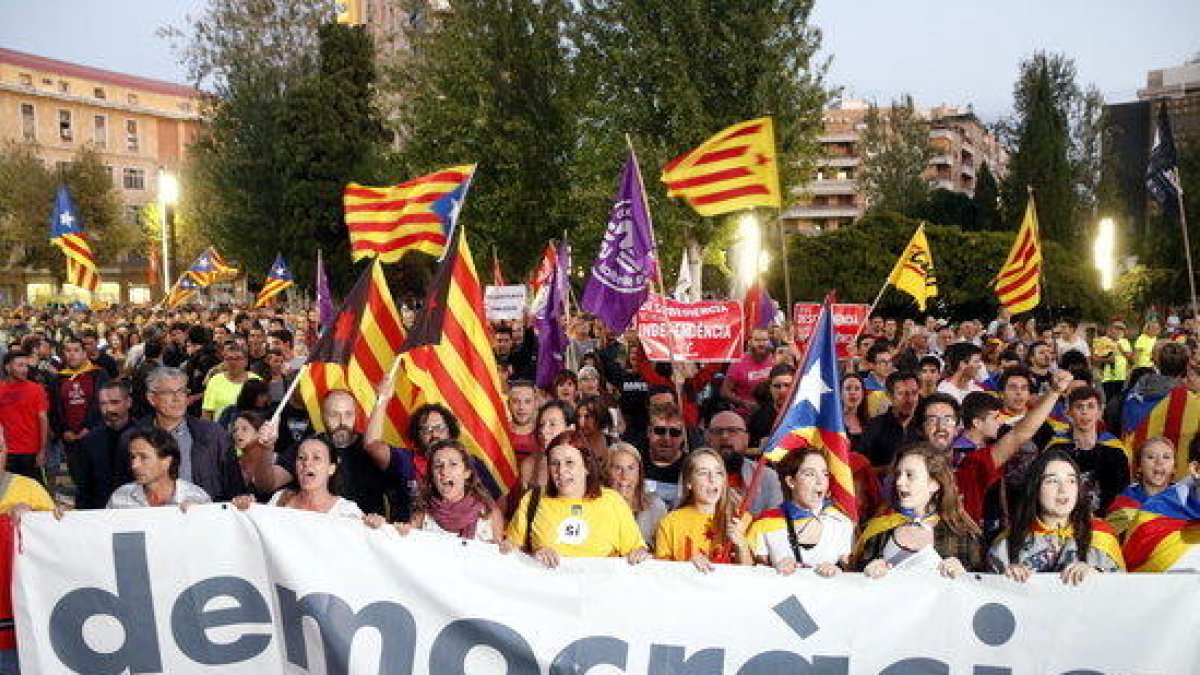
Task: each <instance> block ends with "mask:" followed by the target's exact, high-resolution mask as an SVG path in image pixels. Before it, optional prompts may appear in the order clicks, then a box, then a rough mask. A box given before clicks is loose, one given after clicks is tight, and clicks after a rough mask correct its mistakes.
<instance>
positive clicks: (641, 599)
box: [14, 506, 1200, 675]
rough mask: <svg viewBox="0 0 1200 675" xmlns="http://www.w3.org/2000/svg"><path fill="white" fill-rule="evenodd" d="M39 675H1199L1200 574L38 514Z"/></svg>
mask: <svg viewBox="0 0 1200 675" xmlns="http://www.w3.org/2000/svg"><path fill="white" fill-rule="evenodd" d="M20 542H21V544H20V545H21V551H20V553H19V554H18V555H17V568H16V574H17V576H16V580H15V583H14V590H15V598H14V602H15V606H16V618H17V629H18V641H19V643H20V650H21V662H22V663H21V666H22V670H23V671H24V672H27V673H41V674H43V675H45V674H51V673H70V672H78V673H88V674H89V675H99V674H102V673H120V672H133V673H172V674H178V673H230V674H234V673H255V674H259V673H387V674H388V675H397V674H403V675H407V674H408V673H434V674H435V675H454V674H458V673H462V674H464V675H465V674H484V673H486V674H488V675H495V674H500V673H552V674H556V675H557V674H559V673H562V674H564V675H565V674H566V673H591V674H592V675H610V674H612V673H648V674H652V675H667V674H683V673H704V674H705V675H722V674H728V675H735V674H736V675H766V674H779V675H795V674H798V673H799V674H804V673H814V674H815V673H822V674H825V673H828V674H830V675H843V674H845V675H856V674H859V673H862V674H871V675H876V674H879V675H884V674H886V675H899V674H901V673H964V674H968V673H987V674H988V675H1003V674H1019V673H1054V674H1060V673H1061V674H1065V673H1072V674H1073V675H1083V674H1090V673H1105V674H1107V673H1164V674H1165V673H1170V674H1173V675H1174V674H1182V673H1194V672H1197V669H1198V666H1200V640H1197V639H1196V636H1197V635H1200V611H1197V608H1200V576H1196V575H1182V574H1180V575H1115V574H1113V575H1095V576H1094V577H1092V578H1089V579H1088V580H1087V581H1086V582H1085V583H1084V584H1083V585H1082V586H1081V587H1067V586H1064V585H1063V584H1062V583H1060V582H1059V581H1058V579H1057V578H1056V577H1053V576H1045V577H1038V578H1036V579H1034V580H1033V581H1031V582H1030V583H1028V584H1025V585H1018V584H1016V583H1015V582H1012V581H1009V580H1007V579H1004V578H1002V577H984V578H982V579H980V578H975V577H972V578H965V579H960V580H957V581H950V580H947V579H942V578H939V577H936V576H929V575H925V574H919V573H894V574H892V575H890V576H889V577H887V578H884V579H881V580H869V579H866V578H864V577H862V576H860V575H857V574H843V575H840V576H838V577H836V578H833V579H821V578H818V577H816V576H814V575H813V574H811V573H810V572H807V571H801V572H798V573H797V574H796V575H794V576H792V577H781V576H779V575H777V574H776V573H775V572H774V571H773V570H770V569H766V568H735V567H720V568H719V569H718V570H717V571H716V572H714V573H712V574H709V575H702V574H700V573H699V572H697V571H695V570H694V569H693V568H692V567H691V566H690V565H688V564H677V563H659V562H650V563H645V564H643V565H640V566H636V567H630V566H629V565H627V564H626V563H625V562H624V561H623V560H567V561H565V562H564V564H563V566H562V567H561V568H559V569H555V570H548V569H544V568H542V567H540V566H539V565H537V564H536V563H534V562H533V561H532V560H530V559H529V558H527V557H525V556H522V555H519V554H512V555H509V556H501V555H500V554H499V553H498V552H497V551H496V549H495V548H494V547H490V546H485V545H481V544H475V543H465V542H461V541H459V540H456V539H453V538H449V537H441V536H437V535H430V534H425V533H414V534H412V535H410V536H408V537H407V538H402V537H400V536H399V534H397V533H396V532H395V531H394V530H392V529H386V530H382V531H372V530H368V529H367V528H366V527H365V526H363V525H362V524H361V523H360V522H357V521H353V520H346V519H338V518H335V517H331V516H321V515H315V514H309V513H303V512H299V511H294V510H291V509H276V508H270V507H261V506H256V507H254V508H252V509H251V510H250V511H249V512H247V513H240V512H237V511H235V510H233V509H230V508H226V507H223V506H208V507H198V508H193V509H192V510H190V511H189V512H188V513H186V514H184V513H180V512H179V511H177V510H175V509H171V508H158V509H139V510H130V511H92V512H84V513H70V514H68V515H67V516H66V517H65V518H64V519H63V520H62V521H61V522H56V521H54V520H53V519H52V518H51V517H50V516H48V515H43V514H37V515H32V516H27V517H26V520H25V522H24V524H23V526H22V528H21V538H20Z"/></svg>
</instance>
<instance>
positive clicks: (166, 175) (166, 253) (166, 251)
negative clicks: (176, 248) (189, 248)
mask: <svg viewBox="0 0 1200 675" xmlns="http://www.w3.org/2000/svg"><path fill="white" fill-rule="evenodd" d="M178 201H179V180H178V179H177V178H175V174H173V173H171V172H170V171H167V170H166V169H159V170H158V211H159V213H161V214H162V264H161V265H159V268H160V270H161V271H162V282H163V295H164V296H166V295H167V294H169V293H170V292H171V257H170V256H171V249H170V244H169V243H168V241H169V239H170V221H169V220H168V219H167V209H168V208H169V207H173V206H175V204H176V203H177V202H178Z"/></svg>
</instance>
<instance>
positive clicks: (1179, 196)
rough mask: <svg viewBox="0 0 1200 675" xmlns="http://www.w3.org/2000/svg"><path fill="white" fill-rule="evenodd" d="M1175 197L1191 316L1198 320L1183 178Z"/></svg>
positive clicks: (1199, 315) (1199, 304)
mask: <svg viewBox="0 0 1200 675" xmlns="http://www.w3.org/2000/svg"><path fill="white" fill-rule="evenodd" d="M1175 198H1176V201H1177V202H1178V204H1179V227H1180V228H1182V230H1183V253H1184V256H1186V260H1187V270H1188V289H1189V290H1190V291H1191V293H1192V317H1193V318H1195V319H1196V321H1200V303H1197V301H1196V273H1195V272H1194V271H1193V269H1192V245H1191V242H1190V241H1189V240H1188V225H1187V211H1185V210H1184V208H1183V180H1182V179H1180V180H1179V189H1177V190H1175Z"/></svg>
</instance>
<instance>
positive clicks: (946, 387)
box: [937, 379, 983, 404]
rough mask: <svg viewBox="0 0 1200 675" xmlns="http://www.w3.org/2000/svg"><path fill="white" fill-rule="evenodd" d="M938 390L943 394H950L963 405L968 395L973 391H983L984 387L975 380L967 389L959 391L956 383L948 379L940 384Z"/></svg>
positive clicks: (970, 382)
mask: <svg viewBox="0 0 1200 675" xmlns="http://www.w3.org/2000/svg"><path fill="white" fill-rule="evenodd" d="M937 390H938V392H939V393H942V394H950V395H951V396H953V397H954V400H956V401H958V402H959V403H960V404H961V403H962V402H963V399H964V398H966V397H967V394H969V393H971V392H973V391H983V387H981V386H979V383H978V382H976V381H975V380H971V381H969V382H968V383H967V388H966V389H959V388H958V387H957V386H956V385H955V384H954V382H952V381H950V380H948V379H947V380H942V381H941V382H938V386H937Z"/></svg>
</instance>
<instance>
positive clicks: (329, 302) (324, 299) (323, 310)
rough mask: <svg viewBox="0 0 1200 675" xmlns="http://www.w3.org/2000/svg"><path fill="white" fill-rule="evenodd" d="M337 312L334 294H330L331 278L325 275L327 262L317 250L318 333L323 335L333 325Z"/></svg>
mask: <svg viewBox="0 0 1200 675" xmlns="http://www.w3.org/2000/svg"><path fill="white" fill-rule="evenodd" d="M336 313H337V310H336V309H334V307H333V294H332V293H330V292H329V277H327V276H326V275H325V261H324V260H323V259H322V258H321V250H320V249H317V329H318V330H317V332H318V333H323V332H325V329H326V328H328V327H330V326H332V325H333V315H334V314H336Z"/></svg>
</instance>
